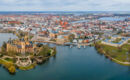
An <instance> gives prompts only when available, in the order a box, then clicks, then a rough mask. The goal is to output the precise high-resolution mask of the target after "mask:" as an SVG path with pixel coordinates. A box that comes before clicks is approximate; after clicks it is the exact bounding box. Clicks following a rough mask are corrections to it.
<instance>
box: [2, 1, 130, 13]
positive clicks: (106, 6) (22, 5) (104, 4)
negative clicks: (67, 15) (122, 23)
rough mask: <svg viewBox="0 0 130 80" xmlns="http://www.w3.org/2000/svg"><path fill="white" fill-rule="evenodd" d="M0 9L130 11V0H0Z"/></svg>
mask: <svg viewBox="0 0 130 80" xmlns="http://www.w3.org/2000/svg"><path fill="white" fill-rule="evenodd" d="M0 11H130V0H0Z"/></svg>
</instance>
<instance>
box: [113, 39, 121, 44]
mask: <svg viewBox="0 0 130 80" xmlns="http://www.w3.org/2000/svg"><path fill="white" fill-rule="evenodd" d="M120 41H121V38H116V40H114V41H112V42H113V43H119V42H120Z"/></svg>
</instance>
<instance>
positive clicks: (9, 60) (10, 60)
mask: <svg viewBox="0 0 130 80" xmlns="http://www.w3.org/2000/svg"><path fill="white" fill-rule="evenodd" d="M4 60H6V61H8V62H12V63H13V59H10V58H5V59H4Z"/></svg>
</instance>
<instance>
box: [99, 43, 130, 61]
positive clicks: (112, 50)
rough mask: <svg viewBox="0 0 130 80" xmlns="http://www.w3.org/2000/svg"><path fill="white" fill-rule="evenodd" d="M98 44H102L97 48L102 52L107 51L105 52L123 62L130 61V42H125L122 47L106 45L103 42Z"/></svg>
mask: <svg viewBox="0 0 130 80" xmlns="http://www.w3.org/2000/svg"><path fill="white" fill-rule="evenodd" d="M98 44H100V46H101V47H100V48H97V50H98V51H99V52H100V53H102V52H105V54H107V55H109V56H110V57H112V58H114V59H117V60H119V61H122V62H130V53H129V48H130V45H129V44H124V45H123V46H121V47H114V46H109V45H104V44H101V43H98ZM126 53H128V54H126Z"/></svg>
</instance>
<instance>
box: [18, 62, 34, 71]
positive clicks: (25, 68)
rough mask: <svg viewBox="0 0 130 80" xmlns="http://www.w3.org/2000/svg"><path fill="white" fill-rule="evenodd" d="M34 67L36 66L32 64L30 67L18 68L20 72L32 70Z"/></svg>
mask: <svg viewBox="0 0 130 80" xmlns="http://www.w3.org/2000/svg"><path fill="white" fill-rule="evenodd" d="M35 66H36V64H35V63H34V64H31V65H29V66H26V67H22V66H20V67H19V69H20V70H30V69H33V68H34V67H35Z"/></svg>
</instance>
